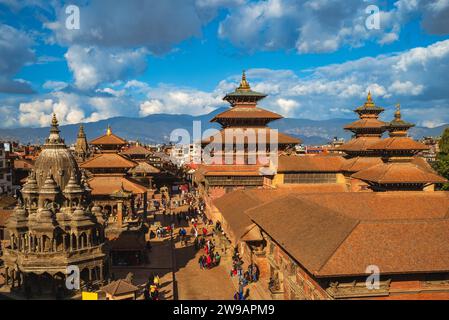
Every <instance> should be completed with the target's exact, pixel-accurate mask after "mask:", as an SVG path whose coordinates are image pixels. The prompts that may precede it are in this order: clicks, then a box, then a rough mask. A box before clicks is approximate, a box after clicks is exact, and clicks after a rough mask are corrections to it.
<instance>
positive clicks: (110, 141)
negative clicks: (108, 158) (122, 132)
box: [90, 126, 126, 146]
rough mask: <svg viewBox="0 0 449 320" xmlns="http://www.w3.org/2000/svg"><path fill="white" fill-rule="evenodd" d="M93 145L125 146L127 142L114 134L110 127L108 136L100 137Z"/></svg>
mask: <svg viewBox="0 0 449 320" xmlns="http://www.w3.org/2000/svg"><path fill="white" fill-rule="evenodd" d="M90 144H92V145H97V146H101V145H125V144H126V141H125V140H124V139H122V138H120V137H119V136H116V135H115V134H113V133H112V129H111V127H110V126H108V129H107V131H106V134H105V135H103V136H101V137H98V138H96V139H94V140H92V141H91V142H90Z"/></svg>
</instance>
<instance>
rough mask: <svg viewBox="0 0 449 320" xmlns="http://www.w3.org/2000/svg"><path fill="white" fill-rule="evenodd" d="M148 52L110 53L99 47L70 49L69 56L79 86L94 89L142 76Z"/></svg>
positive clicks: (113, 51) (69, 62) (67, 56)
mask: <svg viewBox="0 0 449 320" xmlns="http://www.w3.org/2000/svg"><path fill="white" fill-rule="evenodd" d="M146 55H147V51H146V50H145V49H137V50H108V49H100V48H98V47H88V48H84V47H81V46H77V45H76V46H73V47H70V48H69V50H68V51H67V53H66V55H65V57H66V59H67V62H68V65H69V68H70V70H71V71H72V72H73V75H74V78H75V85H76V86H77V87H78V88H80V89H82V90H87V89H93V88H96V87H97V86H98V85H99V84H101V83H103V82H113V81H116V80H121V79H126V78H127V77H130V76H134V75H136V74H140V73H142V72H143V71H145V69H146V68H147V62H146Z"/></svg>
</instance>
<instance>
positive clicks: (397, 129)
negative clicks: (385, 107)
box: [387, 103, 415, 137]
mask: <svg viewBox="0 0 449 320" xmlns="http://www.w3.org/2000/svg"><path fill="white" fill-rule="evenodd" d="M414 126H415V125H414V124H413V123H410V122H407V121H404V120H402V113H401V105H400V104H399V103H398V104H397V105H396V112H395V113H394V120H393V121H391V122H390V123H389V124H388V126H387V129H388V131H389V132H390V137H406V136H407V132H408V130H409V129H410V128H412V127H414Z"/></svg>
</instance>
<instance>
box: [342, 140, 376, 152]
mask: <svg viewBox="0 0 449 320" xmlns="http://www.w3.org/2000/svg"><path fill="white" fill-rule="evenodd" d="M380 140H381V139H380V138H379V137H359V138H355V139H352V140H350V141H349V142H347V143H345V144H343V145H342V146H340V147H338V148H335V150H337V151H349V152H351V151H352V152H357V151H367V150H369V149H370V147H371V146H372V145H373V144H375V143H377V142H379V141H380Z"/></svg>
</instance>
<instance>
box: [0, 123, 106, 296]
mask: <svg viewBox="0 0 449 320" xmlns="http://www.w3.org/2000/svg"><path fill="white" fill-rule="evenodd" d="M59 132H60V131H59V128H58V121H57V119H56V116H55V115H53V119H52V125H51V129H50V136H49V138H48V139H47V140H46V143H45V144H44V145H43V147H42V152H41V153H40V155H39V157H38V159H37V160H36V163H35V167H34V169H33V170H32V171H31V173H30V175H29V177H28V179H27V182H26V183H25V185H24V186H23V189H22V191H21V196H20V197H19V201H18V205H17V207H16V209H15V210H14V212H13V214H12V215H11V217H10V218H9V220H8V221H7V231H8V233H9V235H10V244H9V247H6V248H5V251H4V256H3V260H4V263H5V269H6V273H5V277H6V283H7V284H8V285H9V286H10V287H12V288H14V287H20V288H22V289H23V290H24V293H25V295H26V296H29V297H32V296H33V295H34V294H36V293H37V294H39V295H40V294H44V293H50V292H52V293H53V294H56V293H59V294H61V293H62V292H64V291H65V289H63V288H65V278H66V274H67V267H68V266H77V267H78V268H79V270H80V272H81V280H82V284H87V283H90V282H92V281H100V282H101V281H102V280H103V276H104V274H105V272H106V269H105V266H106V265H107V261H106V260H107V259H106V256H107V253H106V251H107V250H106V249H105V248H104V244H105V237H104V225H103V223H104V219H103V215H102V213H101V209H100V208H99V207H97V206H93V207H92V203H91V201H90V189H89V186H88V184H87V181H86V177H85V175H83V174H82V173H81V171H80V170H79V168H78V165H77V163H76V161H75V159H74V157H73V155H72V154H71V153H70V151H69V150H68V149H67V147H66V145H65V143H64V140H63V139H62V138H61V137H60V135H59ZM64 293H65V292H64Z"/></svg>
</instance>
